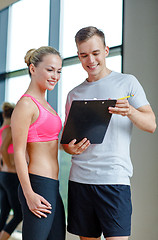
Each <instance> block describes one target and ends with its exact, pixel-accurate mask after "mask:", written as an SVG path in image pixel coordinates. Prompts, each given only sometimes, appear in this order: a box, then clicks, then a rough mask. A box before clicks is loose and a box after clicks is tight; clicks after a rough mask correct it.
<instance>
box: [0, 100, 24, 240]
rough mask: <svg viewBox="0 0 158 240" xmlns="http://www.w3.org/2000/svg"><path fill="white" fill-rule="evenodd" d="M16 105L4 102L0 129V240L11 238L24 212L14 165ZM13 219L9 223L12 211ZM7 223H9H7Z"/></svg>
mask: <svg viewBox="0 0 158 240" xmlns="http://www.w3.org/2000/svg"><path fill="white" fill-rule="evenodd" d="M14 107H15V105H14V104H11V103H9V102H4V103H3V106H2V111H3V113H2V115H3V124H2V126H1V128H0V153H1V158H2V163H1V172H0V195H1V203H0V205H1V214H0V240H6V239H8V238H9V237H10V235H11V234H12V232H13V231H14V229H15V228H16V227H17V225H18V224H19V223H20V222H21V221H22V212H21V206H20V202H19V200H18V185H19V180H18V177H17V174H16V169H15V164H14V155H13V153H14V151H13V144H12V136H11V128H10V121H11V115H12V112H13V110H14ZM11 209H12V210H13V213H14V215H13V218H12V219H11V220H10V221H9V222H7V219H8V216H9V212H10V210H11ZM6 222H7V223H6Z"/></svg>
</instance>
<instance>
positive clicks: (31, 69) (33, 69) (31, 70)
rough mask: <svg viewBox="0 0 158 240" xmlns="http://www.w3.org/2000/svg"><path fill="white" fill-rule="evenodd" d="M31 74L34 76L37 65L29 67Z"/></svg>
mask: <svg viewBox="0 0 158 240" xmlns="http://www.w3.org/2000/svg"><path fill="white" fill-rule="evenodd" d="M29 70H30V73H31V74H33V73H34V72H35V65H34V64H33V63H31V64H30V66H29Z"/></svg>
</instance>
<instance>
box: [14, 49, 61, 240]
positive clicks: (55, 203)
mask: <svg viewBox="0 0 158 240" xmlns="http://www.w3.org/2000/svg"><path fill="white" fill-rule="evenodd" d="M25 62H26V63H27V66H28V68H29V74H30V76H31V83H30V85H29V87H28V89H27V91H26V92H25V94H24V95H23V96H22V97H21V99H20V100H19V102H18V103H17V105H16V107H15V110H14V112H13V116H12V121H11V128H12V135H13V145H14V154H15V164H16V169H17V173H18V177H19V180H20V184H21V187H20V189H19V198H20V202H21V205H22V212H23V231H22V235H23V240H27V239H28V240H46V239H48V240H49V239H51V240H53V239H54V240H57V239H58V240H64V239H65V216H64V208H63V204H62V200H61V197H60V194H59V181H58V172H59V166H58V158H57V156H58V134H59V132H60V130H61V126H62V124H61V119H60V118H59V116H58V114H57V113H56V112H55V110H54V109H53V108H52V107H51V106H50V105H49V104H48V103H47V101H46V99H45V94H46V90H50V91H51V90H53V89H54V87H55V85H56V84H57V82H58V81H59V79H60V73H61V68H62V60H61V57H60V54H59V53H58V52H57V51H56V50H55V49H54V48H52V47H40V48H38V49H36V50H35V49H31V50H29V51H28V52H27V53H26V56H25ZM26 152H27V155H28V158H29V161H27V158H26Z"/></svg>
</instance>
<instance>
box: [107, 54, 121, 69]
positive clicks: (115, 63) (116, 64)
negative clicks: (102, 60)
mask: <svg viewBox="0 0 158 240" xmlns="http://www.w3.org/2000/svg"><path fill="white" fill-rule="evenodd" d="M106 65H107V68H109V69H110V70H113V71H115V72H121V68H122V57H121V55H119V56H114V57H108V58H107V59H106Z"/></svg>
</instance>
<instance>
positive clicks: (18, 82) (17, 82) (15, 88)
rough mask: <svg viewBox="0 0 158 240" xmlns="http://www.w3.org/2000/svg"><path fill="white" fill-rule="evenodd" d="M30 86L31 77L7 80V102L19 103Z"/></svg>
mask: <svg viewBox="0 0 158 240" xmlns="http://www.w3.org/2000/svg"><path fill="white" fill-rule="evenodd" d="M29 84H30V77H29V75H25V76H20V77H14V78H10V79H7V80H6V101H8V102H12V103H15V104H16V103H17V101H18V100H19V99H20V97H21V96H22V95H23V94H24V93H25V91H26V90H27V88H28V86H29Z"/></svg>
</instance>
